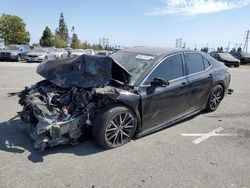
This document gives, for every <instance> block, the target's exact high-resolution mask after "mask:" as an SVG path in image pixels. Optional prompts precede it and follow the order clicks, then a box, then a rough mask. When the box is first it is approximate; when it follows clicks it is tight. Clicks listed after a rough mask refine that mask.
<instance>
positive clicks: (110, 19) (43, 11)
mask: <svg viewBox="0 0 250 188" xmlns="http://www.w3.org/2000/svg"><path fill="white" fill-rule="evenodd" d="M3 13H5V14H11V15H17V16H20V17H22V18H23V20H24V22H25V23H26V28H27V30H28V31H29V32H30V35H31V43H37V42H38V41H39V39H40V37H41V35H42V32H43V30H44V28H45V27H46V26H48V27H49V28H50V29H51V30H52V31H55V29H56V28H57V27H58V20H59V16H60V13H63V14H64V17H65V21H66V23H67V26H68V28H69V31H70V30H71V27H72V26H74V28H75V32H76V33H77V35H78V37H79V39H80V40H81V41H85V40H87V41H88V42H89V43H99V38H102V37H107V38H109V40H110V44H111V45H118V46H164V47H175V42H176V39H177V38H182V40H183V42H185V43H186V47H189V48H191V49H193V48H195V46H196V47H197V48H201V47H206V46H208V47H209V48H217V47H218V46H223V47H227V46H228V45H229V42H230V47H233V46H235V45H236V44H243V42H244V37H245V36H246V31H247V30H248V29H250V0H71V1H69V0H53V1H52V0H40V1H32V0H21V1H20V0H0V15H1V14H3ZM70 35H72V33H71V32H70Z"/></svg>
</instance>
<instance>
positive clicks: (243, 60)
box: [232, 52, 250, 65]
mask: <svg viewBox="0 0 250 188" xmlns="http://www.w3.org/2000/svg"><path fill="white" fill-rule="evenodd" d="M232 55H233V56H234V57H235V58H237V59H239V60H240V64H242V65H243V64H247V63H250V53H248V52H234V53H232Z"/></svg>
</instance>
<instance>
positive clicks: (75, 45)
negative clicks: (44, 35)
mask: <svg viewBox="0 0 250 188" xmlns="http://www.w3.org/2000/svg"><path fill="white" fill-rule="evenodd" d="M70 47H71V48H73V49H78V48H81V41H80V40H79V39H78V37H77V34H76V33H73V35H72V38H71V45H70Z"/></svg>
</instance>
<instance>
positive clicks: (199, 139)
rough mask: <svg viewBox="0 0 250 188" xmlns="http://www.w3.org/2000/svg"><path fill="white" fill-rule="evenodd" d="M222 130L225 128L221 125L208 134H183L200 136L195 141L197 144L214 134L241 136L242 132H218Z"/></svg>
mask: <svg viewBox="0 0 250 188" xmlns="http://www.w3.org/2000/svg"><path fill="white" fill-rule="evenodd" d="M222 130H224V129H223V128H222V127H219V128H217V129H215V130H213V131H211V132H209V133H206V134H196V133H194V134H188V133H187V134H181V135H182V136H192V137H195V136H199V137H200V138H197V139H195V140H194V141H193V143H195V144H199V143H201V142H203V141H205V140H206V139H208V138H210V137H212V136H241V134H218V133H219V132H221V131H222Z"/></svg>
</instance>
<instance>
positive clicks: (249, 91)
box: [234, 91, 250, 93]
mask: <svg viewBox="0 0 250 188" xmlns="http://www.w3.org/2000/svg"><path fill="white" fill-rule="evenodd" d="M234 92H235V93H250V91H234Z"/></svg>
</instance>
